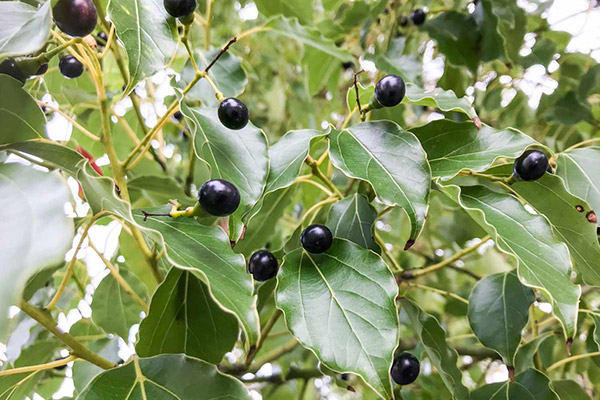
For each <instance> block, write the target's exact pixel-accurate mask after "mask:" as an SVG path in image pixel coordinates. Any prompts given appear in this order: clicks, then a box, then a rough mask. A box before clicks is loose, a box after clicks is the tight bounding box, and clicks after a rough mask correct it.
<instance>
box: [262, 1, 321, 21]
mask: <svg viewBox="0 0 600 400" xmlns="http://www.w3.org/2000/svg"><path fill="white" fill-rule="evenodd" d="M256 6H257V7H258V11H260V13H261V14H263V15H265V16H267V17H272V16H274V15H278V14H281V15H285V16H286V17H297V18H298V20H299V21H300V22H301V23H302V24H310V22H311V21H312V18H313V6H312V0H257V1H256Z"/></svg>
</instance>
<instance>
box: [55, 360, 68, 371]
mask: <svg viewBox="0 0 600 400" xmlns="http://www.w3.org/2000/svg"><path fill="white" fill-rule="evenodd" d="M65 358H66V357H60V358H55V359H54V361H60V360H64V359H65ZM65 368H67V364H64V365H61V366H58V367H54V369H55V370H56V371H62V370H63V369H65Z"/></svg>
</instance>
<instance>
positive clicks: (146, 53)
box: [107, 0, 177, 93]
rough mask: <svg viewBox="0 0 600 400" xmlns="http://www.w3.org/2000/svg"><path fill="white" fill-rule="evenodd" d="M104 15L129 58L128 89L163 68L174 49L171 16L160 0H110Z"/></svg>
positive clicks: (173, 31)
mask: <svg viewBox="0 0 600 400" xmlns="http://www.w3.org/2000/svg"><path fill="white" fill-rule="evenodd" d="M107 10H108V16H109V18H110V20H111V22H112V23H113V24H114V25H115V29H116V35H117V37H118V38H119V39H121V41H122V42H123V44H124V46H125V50H126V51H127V57H128V59H129V82H128V83H127V88H126V89H125V92H126V93H128V92H129V91H131V89H133V88H134V87H135V85H136V84H137V83H138V82H139V81H140V80H142V79H144V78H147V77H150V76H152V75H154V74H155V73H156V72H158V71H160V70H161V69H163V68H165V66H166V65H167V63H168V62H169V61H170V60H171V58H172V57H173V55H174V54H175V51H176V49H177V41H176V39H175V38H176V29H175V26H176V24H175V19H174V18H172V17H171V16H169V14H167V11H166V10H165V7H164V4H163V2H162V1H160V0H111V1H109V3H108V9H107Z"/></svg>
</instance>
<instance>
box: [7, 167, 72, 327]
mask: <svg viewBox="0 0 600 400" xmlns="http://www.w3.org/2000/svg"><path fill="white" fill-rule="evenodd" d="M0 193H2V195H1V196H0V221H2V230H1V231H0V255H1V261H0V265H2V280H0V338H2V337H3V336H4V333H5V332H4V330H5V329H6V327H7V323H6V322H7V317H8V308H9V307H10V306H11V305H13V304H14V303H15V302H16V301H17V299H18V297H19V296H20V295H21V291H22V290H23V288H24V286H25V284H26V283H27V280H28V278H29V277H30V276H31V275H32V274H34V273H35V272H37V271H39V270H41V269H43V268H44V267H50V266H53V265H56V264H58V263H60V262H62V261H63V260H64V258H65V254H66V253H67V251H68V250H69V248H71V245H72V240H73V221H72V220H71V219H69V218H67V216H66V215H65V212H64V205H65V203H67V202H68V201H69V199H70V196H69V188H68V186H67V184H66V182H65V181H64V179H63V178H62V177H61V176H60V175H59V174H57V173H45V172H40V171H37V170H35V169H33V168H32V167H29V166H24V165H21V164H0ZM40 199H43V201H40ZM50 238H51V240H50Z"/></svg>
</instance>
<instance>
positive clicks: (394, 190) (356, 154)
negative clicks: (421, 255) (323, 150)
mask: <svg viewBox="0 0 600 400" xmlns="http://www.w3.org/2000/svg"><path fill="white" fill-rule="evenodd" d="M330 141H331V142H330V148H331V149H330V151H331V161H332V163H333V165H334V166H335V167H336V168H339V169H340V170H342V171H343V172H344V173H345V174H346V175H348V176H350V177H352V178H356V179H361V180H364V181H367V182H369V183H370V184H371V186H373V189H375V192H376V193H377V195H378V196H379V198H380V199H381V200H382V201H383V202H384V203H386V204H389V205H399V206H400V207H402V208H403V209H404V210H405V211H406V213H407V215H408V217H409V219H410V221H411V224H412V229H411V234H410V239H411V240H413V241H414V240H415V239H416V238H417V237H418V236H419V233H420V232H421V230H422V229H423V224H424V223H425V214H426V213H427V207H428V200H429V189H430V180H431V169H430V167H429V163H428V162H427V156H426V154H425V151H424V150H423V148H422V147H421V145H420V143H419V141H418V140H417V138H416V137H415V136H414V135H413V134H411V133H410V132H406V131H403V130H402V129H401V128H400V127H399V126H398V125H396V124H395V123H393V122H390V121H376V122H365V123H361V124H358V125H354V126H352V127H350V128H348V129H344V130H334V131H332V133H331V135H330ZM399 155H402V156H401V157H400V156H399Z"/></svg>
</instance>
